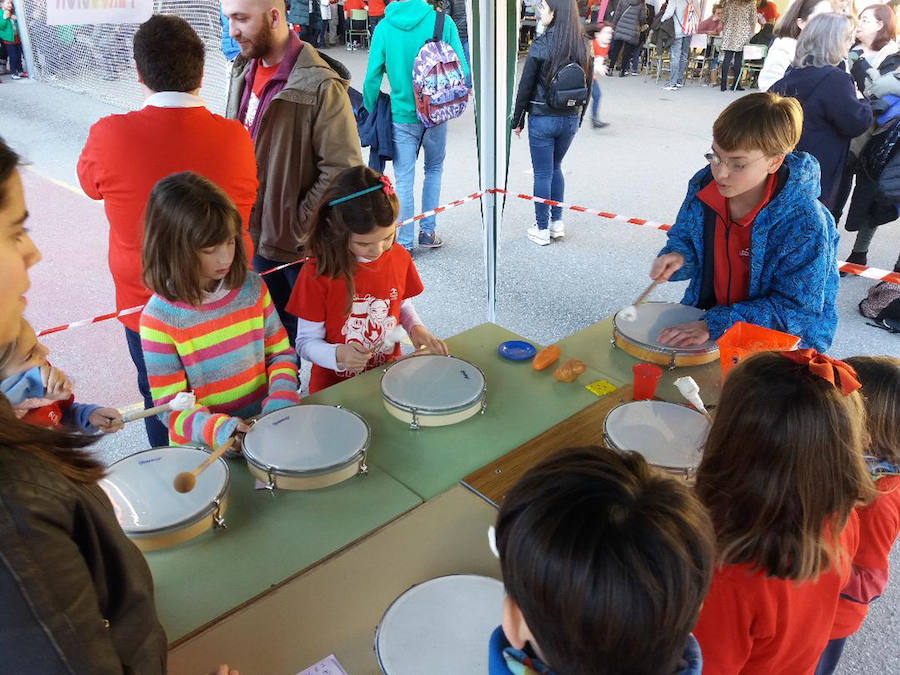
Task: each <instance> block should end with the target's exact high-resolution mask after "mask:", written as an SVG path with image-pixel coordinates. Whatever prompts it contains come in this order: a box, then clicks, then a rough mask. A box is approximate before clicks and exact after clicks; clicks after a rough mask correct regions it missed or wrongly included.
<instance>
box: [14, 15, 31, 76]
mask: <svg viewBox="0 0 900 675" xmlns="http://www.w3.org/2000/svg"><path fill="white" fill-rule="evenodd" d="M13 9H14V10H15V12H16V18H17V19H18V24H19V42H21V43H22V58H23V59H25V72H27V73H28V77H31V78H34V77H35V75H36V74H37V69H36V68H35V67H34V52H32V51H31V38H30V37H29V35H28V21H26V19H25V0H13Z"/></svg>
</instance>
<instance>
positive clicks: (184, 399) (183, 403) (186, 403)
mask: <svg viewBox="0 0 900 675" xmlns="http://www.w3.org/2000/svg"><path fill="white" fill-rule="evenodd" d="M196 404H197V399H196V397H195V396H194V394H192V393H191V392H189V391H180V392H178V393H177V394H176V395H175V398H173V399H172V400H171V401H169V402H168V403H165V404H163V405H158V406H154V407H152V408H147V409H146V410H136V411H134V412H128V413H125V414H124V415H122V422H134V421H135V420H142V419H144V418H145V417H152V416H153V415H159V414H160V413H164V412H167V411H169V410H190V409H191V408H193V407H194V406H195V405H196Z"/></svg>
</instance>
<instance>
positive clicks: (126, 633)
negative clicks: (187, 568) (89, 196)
mask: <svg viewBox="0 0 900 675" xmlns="http://www.w3.org/2000/svg"><path fill="white" fill-rule="evenodd" d="M17 165H18V157H17V156H16V154H15V153H14V152H13V151H12V150H11V149H10V148H9V147H8V146H7V145H6V144H5V143H4V142H3V140H2V139H0V356H2V353H3V351H4V347H6V346H7V345H8V344H9V343H10V342H11V341H12V340H13V339H15V337H16V335H17V334H18V331H19V326H20V323H21V321H22V313H23V311H24V308H25V292H26V291H27V290H28V286H29V281H28V268H29V267H31V266H32V265H34V264H35V263H36V262H37V261H38V260H40V253H39V252H38V250H37V248H36V247H35V245H34V243H33V242H32V241H31V238H30V237H29V236H28V231H27V230H26V229H25V220H26V218H27V215H28V214H27V212H26V210H25V198H24V194H23V190H22V181H21V179H20V177H19V172H18V171H17V169H16V166H17ZM91 442H92V439H91V438H90V437H88V436H82V435H79V434H74V433H68V432H63V431H58V430H50V429H42V428H39V427H35V426H31V425H30V424H28V423H27V422H23V421H21V420H19V419H18V418H17V417H16V415H15V413H14V412H13V410H12V407H11V406H10V404H9V401H7V400H6V398H4V397H3V396H0V672H3V673H79V674H80V673H90V674H92V675H94V674H105V673H123V672H124V673H142V674H144V673H146V674H148V675H152V674H153V673H164V672H165V669H166V635H165V632H164V631H163V628H162V626H161V625H160V623H159V619H157V616H156V609H155V606H154V602H153V582H152V579H151V577H150V570H149V569H148V567H147V563H146V562H145V560H144V558H143V556H142V555H141V553H140V551H138V549H137V548H136V547H135V546H134V544H132V543H131V542H130V541H129V540H128V539H127V538H126V537H125V535H124V533H123V532H122V528H121V527H120V526H119V523H118V522H117V521H116V516H115V514H114V513H113V509H112V505H111V504H110V502H109V499H108V498H107V497H106V494H105V493H104V492H103V490H101V489H100V487H99V486H98V485H97V481H98V480H99V479H100V478H102V477H103V466H102V465H101V464H100V463H99V462H97V461H96V460H95V459H94V458H93V457H92V456H91V455H90V454H89V453H88V452H87V451H85V450H84V448H85V447H87V446H88V445H90V443H91Z"/></svg>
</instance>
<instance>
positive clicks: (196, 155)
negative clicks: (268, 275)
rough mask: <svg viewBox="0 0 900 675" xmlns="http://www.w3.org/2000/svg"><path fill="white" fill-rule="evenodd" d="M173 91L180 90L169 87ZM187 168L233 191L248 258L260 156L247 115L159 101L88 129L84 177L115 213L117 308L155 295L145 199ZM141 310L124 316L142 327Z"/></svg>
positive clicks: (112, 259)
mask: <svg viewBox="0 0 900 675" xmlns="http://www.w3.org/2000/svg"><path fill="white" fill-rule="evenodd" d="M169 95H174V96H176V97H177V96H178V95H176V94H174V93H173V92H166V93H165V96H169ZM157 96H158V94H157ZM182 96H183V95H182ZM179 171H195V172H197V173H199V174H201V175H203V176H205V177H206V178H209V179H210V180H211V181H213V182H214V183H216V184H217V185H218V186H219V187H221V188H222V189H223V190H224V191H225V193H226V194H227V195H228V196H229V197H230V198H231V200H232V201H233V202H234V204H235V206H237V209H238V211H239V212H240V214H241V221H242V223H243V229H244V248H245V250H246V253H247V256H248V260H249V259H250V256H252V254H253V245H252V244H251V243H250V236H249V234H248V233H247V223H248V221H249V218H250V209H251V208H252V207H253V203H254V202H255V201H256V187H257V181H256V156H255V155H254V152H253V143H252V142H251V141H250V135H249V134H248V133H247V131H246V130H245V129H244V127H243V126H242V125H241V123H240V122H238V121H236V120H226V119H225V118H224V117H220V116H219V115H214V114H213V113H211V112H210V111H209V110H207V109H206V108H204V107H189V108H182V107H171V108H169V107H157V106H155V105H149V106H146V107H144V108H141V109H140V110H136V111H134V112H130V113H126V114H124V115H109V116H108V117H104V118H102V119H101V120H99V121H98V122H97V123H95V124H94V125H93V126H92V127H91V130H90V133H89V134H88V139H87V142H86V143H85V145H84V149H83V150H82V151H81V156H80V157H79V158H78V179H79V180H80V182H81V188H82V189H83V190H84V191H85V192H86V193H87V195H88V196H89V197H91V198H92V199H102V200H103V207H104V209H105V210H106V217H107V219H108V220H109V271H110V272H111V273H112V277H113V282H114V283H115V286H116V309H117V310H121V309H126V308H128V307H134V306H136V305H143V304H145V303H146V302H147V300H149V299H150V295H151V293H150V291H149V290H147V289H146V288H145V287H144V283H143V281H142V280H141V276H142V268H141V246H142V242H143V237H144V206H145V204H146V202H147V197H148V196H149V195H150V190H151V189H152V188H153V186H154V185H155V184H156V183H157V181H159V180H160V179H161V178H165V177H166V176H168V175H169V174H172V173H177V172H179ZM140 316H141V315H140V313H136V314H129V315H127V316H124V317H122V318H121V319H120V321H121V322H122V323H123V324H125V326H127V327H128V328H130V329H131V330H134V331H138V330H140Z"/></svg>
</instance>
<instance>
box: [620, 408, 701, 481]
mask: <svg viewBox="0 0 900 675" xmlns="http://www.w3.org/2000/svg"><path fill="white" fill-rule="evenodd" d="M603 427H604V432H605V433H606V435H607V437H608V438H609V440H610V441H611V442H612V443H613V444H614V445H615V446H616V448H618V449H619V450H637V451H638V452H639V453H641V454H642V455H643V456H644V459H646V460H647V461H648V462H650V463H651V464H655V465H656V466H662V467H668V468H671V469H691V468H693V467H695V466H697V465H698V464H699V463H700V457H701V451H702V449H703V445H704V444H705V443H706V437H707V435H708V434H709V424H708V423H707V421H706V418H705V417H703V415H701V414H700V413H698V412H697V411H696V410H691V409H690V408H686V407H684V406H683V405H676V404H675V403H665V402H664V401H634V402H633V403H625V404H623V405H620V406H619V407H617V408H614V409H613V410H612V411H611V412H610V413H609V415H607V416H606V421H605V422H604V425H603Z"/></svg>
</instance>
